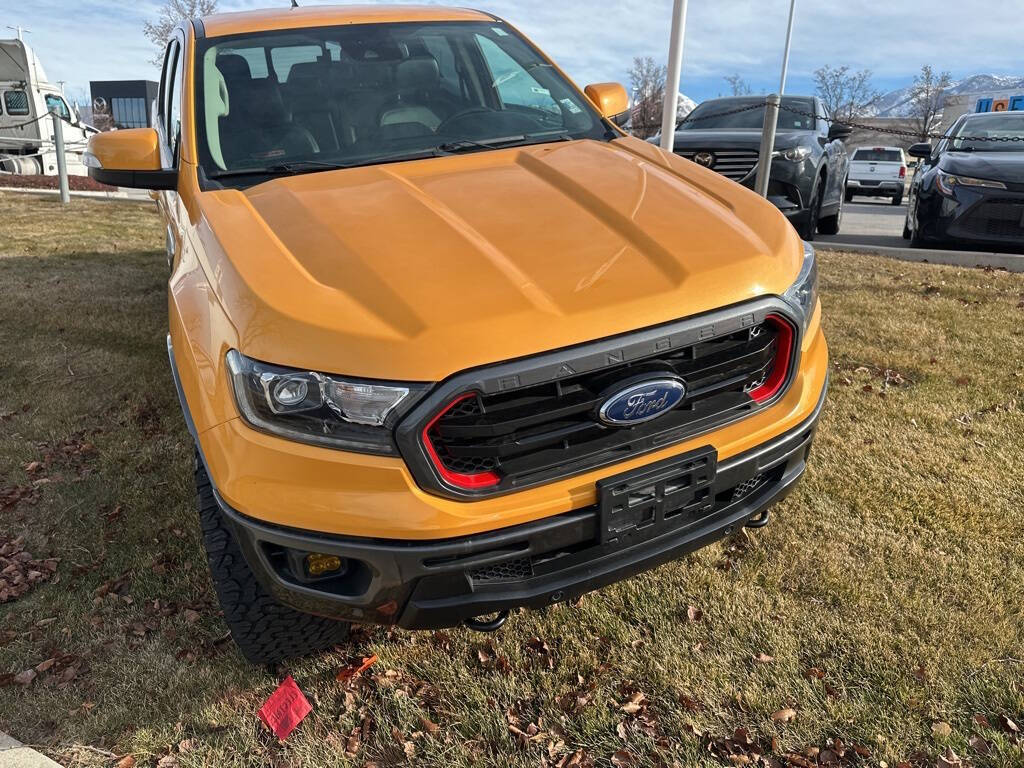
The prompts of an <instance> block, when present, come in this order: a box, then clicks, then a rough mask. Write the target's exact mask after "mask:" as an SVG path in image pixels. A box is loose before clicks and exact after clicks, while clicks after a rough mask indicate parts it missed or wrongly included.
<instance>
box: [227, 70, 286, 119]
mask: <svg viewBox="0 0 1024 768" xmlns="http://www.w3.org/2000/svg"><path fill="white" fill-rule="evenodd" d="M228 93H229V94H231V114H233V115H234V114H240V115H242V116H244V117H246V118H248V119H249V120H251V121H252V122H253V123H255V124H256V125H260V126H276V125H285V124H287V123H290V122H291V121H292V111H291V109H290V108H289V107H288V106H287V105H286V104H285V103H284V99H282V98H281V91H280V89H279V88H278V87H277V83H275V82H273V81H271V80H269V79H263V80H253V81H251V82H250V83H249V84H248V85H246V86H245V87H244V88H238V87H236V88H235V90H234V91H233V92H232V90H231V85H230V84H229V85H228Z"/></svg>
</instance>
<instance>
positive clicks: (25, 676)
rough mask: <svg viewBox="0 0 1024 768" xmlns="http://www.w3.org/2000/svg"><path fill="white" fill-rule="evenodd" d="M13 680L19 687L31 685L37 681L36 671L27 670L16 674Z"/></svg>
mask: <svg viewBox="0 0 1024 768" xmlns="http://www.w3.org/2000/svg"><path fill="white" fill-rule="evenodd" d="M13 679H14V682H15V683H17V684H18V685H30V684H31V683H32V681H33V680H35V679H36V671H35V670H34V669H26V670H25V671H24V672H19V673H18V674H16V675H15V676H14V678H13Z"/></svg>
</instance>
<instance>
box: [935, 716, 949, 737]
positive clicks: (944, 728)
mask: <svg viewBox="0 0 1024 768" xmlns="http://www.w3.org/2000/svg"><path fill="white" fill-rule="evenodd" d="M951 733H953V726H951V725H950V724H949V723H947V722H946V721H945V720H939V721H938V722H937V723H932V738H935V739H946V738H949V735H950V734H951Z"/></svg>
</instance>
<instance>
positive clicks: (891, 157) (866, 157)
mask: <svg viewBox="0 0 1024 768" xmlns="http://www.w3.org/2000/svg"><path fill="white" fill-rule="evenodd" d="M853 159H854V160H858V161H867V162H869V163H902V162H903V153H902V152H901V151H900V150H898V149H858V150H857V151H856V152H855V153H854V155H853Z"/></svg>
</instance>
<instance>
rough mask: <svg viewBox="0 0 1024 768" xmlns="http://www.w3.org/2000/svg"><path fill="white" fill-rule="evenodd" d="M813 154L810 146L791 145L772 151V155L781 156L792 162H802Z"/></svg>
mask: <svg viewBox="0 0 1024 768" xmlns="http://www.w3.org/2000/svg"><path fill="white" fill-rule="evenodd" d="M810 156H811V149H810V147H804V146H799V147H790V148H789V149H777V150H775V151H774V152H772V157H781V158H783V159H785V160H789V162H791V163H802V162H803V161H804V160H806V159H807V158H808V157H810Z"/></svg>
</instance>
